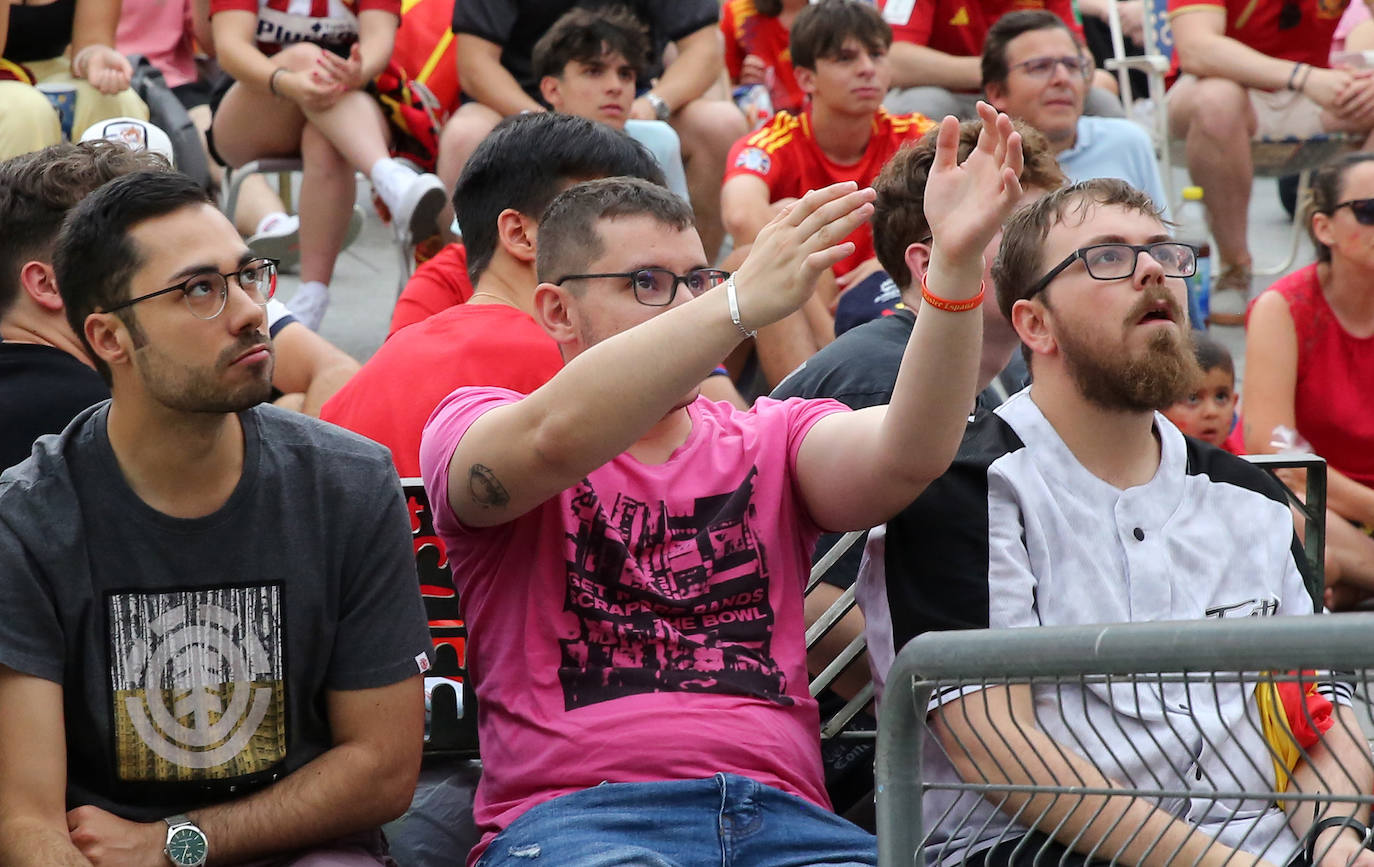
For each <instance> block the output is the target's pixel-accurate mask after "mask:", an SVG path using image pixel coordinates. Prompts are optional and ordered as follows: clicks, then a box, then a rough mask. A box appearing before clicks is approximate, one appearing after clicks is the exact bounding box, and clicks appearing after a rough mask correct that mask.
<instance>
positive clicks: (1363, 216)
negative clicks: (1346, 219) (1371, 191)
mask: <svg viewBox="0 0 1374 867" xmlns="http://www.w3.org/2000/svg"><path fill="white" fill-rule="evenodd" d="M1341 208H1349V209H1350V213H1351V214H1353V215H1354V216H1355V221H1356V222H1358V223H1359V224H1360V225H1361V226H1374V199H1350V200H1348V201H1344V202H1341V203H1340V204H1339V205H1336V206H1335V207H1334V208H1332V209H1331V215H1332V216H1335V214H1336V212H1337V211H1339V210H1340V209H1341Z"/></svg>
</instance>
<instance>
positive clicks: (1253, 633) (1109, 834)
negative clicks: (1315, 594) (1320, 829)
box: [877, 614, 1374, 867]
mask: <svg viewBox="0 0 1374 867" xmlns="http://www.w3.org/2000/svg"><path fill="white" fill-rule="evenodd" d="M1372 638H1374V615H1371V614H1341V615H1330V616H1311V617H1242V618H1236V619H1234V620H1226V619H1222V620H1204V621H1186V622H1156V623H1134V624H1120V625H1107V626H1070V627H1039V628H1030V629H998V630H974V631H963V632H932V633H927V634H925V635H921V636H919V637H917V638H916V639H914V640H913V641H911V642H910V643H909V644H907V646H906V647H904V648H903V649H902V651H901V653H900V654H898V657H897V660H896V662H895V664H894V665H893V668H892V672H891V674H890V675H889V677H888V680H887V691H886V694H885V700H884V702H883V706H882V708H881V714H880V722H879V726H878V753H877V820H878V846H879V863H880V864H881V865H883V867H893V865H898V864H902V865H911V864H917V863H919V864H922V865H925V864H947V863H963V862H965V861H967V860H969V858H970V857H971V856H973V855H976V856H978V857H977V858H975V859H973V860H975V862H976V863H982V862H983V853H984V852H985V851H986V849H987V847H990V846H992V845H1000V844H1005V847H1004V848H1001V849H999V854H1001V853H1004V852H1005V849H1010V848H1011V847H1012V846H1013V845H1016V846H1018V847H1019V849H1020V851H1019V852H1016V853H1013V854H1014V855H1015V856H1016V857H1013V858H1011V863H1016V864H1022V863H1030V861H1031V860H1035V859H1036V858H1037V856H1045V857H1040V858H1039V861H1040V863H1052V862H1059V861H1060V857H1061V855H1064V854H1065V853H1064V850H1063V849H1062V848H1061V849H1057V850H1054V849H1052V847H1053V841H1050V840H1049V839H1048V838H1055V839H1056V840H1059V841H1060V842H1062V843H1063V844H1065V845H1066V846H1068V847H1069V848H1071V849H1075V850H1078V851H1080V852H1082V853H1084V854H1087V855H1089V856H1090V857H1091V861H1092V862H1101V863H1107V862H1113V863H1114V862H1115V861H1117V860H1121V861H1122V862H1123V863H1147V864H1191V863H1196V858H1193V857H1184V856H1182V855H1181V854H1179V853H1180V852H1181V851H1183V849H1182V848H1181V844H1180V842H1179V839H1180V837H1179V835H1182V838H1183V839H1185V840H1188V841H1191V842H1190V843H1189V845H1190V846H1192V847H1194V848H1192V849H1189V850H1188V851H1192V852H1196V846H1197V845H1198V842H1199V840H1201V841H1202V844H1201V845H1202V846H1203V847H1204V848H1207V847H1210V848H1207V852H1208V853H1209V857H1211V856H1215V855H1216V854H1218V850H1217V848H1216V847H1217V845H1218V844H1217V843H1215V842H1213V841H1212V840H1211V837H1212V836H1216V837H1217V838H1218V839H1219V840H1224V841H1225V843H1226V844H1227V845H1229V846H1232V847H1242V848H1243V849H1244V850H1245V851H1246V852H1266V851H1267V852H1268V853H1269V857H1270V858H1271V859H1273V863H1275V864H1284V863H1286V861H1287V860H1288V857H1289V856H1290V855H1291V854H1292V853H1293V852H1294V851H1296V850H1297V847H1298V846H1299V845H1300V844H1299V840H1298V838H1297V837H1296V836H1295V835H1294V834H1293V833H1292V832H1291V831H1290V830H1288V828H1287V825H1286V821H1285V819H1284V816H1283V814H1282V813H1281V812H1279V811H1278V810H1277V809H1274V808H1273V802H1284V803H1285V804H1287V805H1288V809H1289V810H1290V811H1293V810H1297V811H1303V810H1305V809H1306V807H1305V804H1307V803H1312V804H1313V807H1314V810H1316V809H1317V808H1319V807H1321V806H1322V805H1323V804H1324V803H1325V802H1330V801H1333V800H1340V801H1348V802H1356V803H1358V804H1359V805H1361V808H1366V807H1367V805H1369V804H1370V803H1372V802H1374V795H1370V794H1368V793H1369V791H1370V790H1371V783H1374V762H1371V760H1370V755H1369V751H1368V749H1367V746H1366V744H1365V740H1364V736H1363V734H1362V733H1361V732H1359V731H1358V730H1352V725H1353V728H1354V729H1358V723H1354V724H1352V723H1351V722H1350V719H1351V716H1352V715H1351V714H1349V713H1339V714H1332V716H1331V719H1333V720H1334V724H1333V725H1332V727H1331V728H1330V730H1329V731H1327V733H1326V734H1325V735H1324V736H1322V737H1321V743H1322V746H1321V747H1317V746H1316V745H1315V744H1312V745H1310V747H1311V750H1313V751H1317V750H1324V749H1325V748H1326V746H1328V745H1330V744H1333V743H1343V745H1344V746H1345V748H1346V749H1347V750H1350V752H1349V753H1348V754H1347V755H1346V758H1345V762H1344V764H1342V765H1338V766H1337V767H1336V769H1335V770H1332V769H1331V768H1330V767H1328V768H1327V770H1328V773H1327V774H1326V775H1325V776H1323V775H1321V774H1317V775H1316V776H1317V778H1316V779H1315V781H1314V780H1312V779H1307V780H1306V781H1304V778H1303V776H1302V774H1299V775H1298V776H1295V777H1293V778H1292V782H1291V783H1290V784H1288V786H1287V789H1286V790H1284V786H1283V785H1280V784H1278V783H1277V782H1276V781H1277V780H1278V779H1280V778H1283V777H1286V776H1287V773H1286V770H1283V769H1286V768H1289V767H1292V763H1291V761H1289V759H1291V758H1292V756H1289V755H1288V754H1290V753H1292V754H1295V755H1296V756H1298V757H1306V756H1308V755H1309V754H1310V752H1309V750H1307V749H1304V748H1303V747H1301V746H1300V745H1298V744H1297V742H1296V741H1295V737H1294V735H1293V734H1292V729H1290V728H1289V727H1288V726H1289V723H1287V722H1283V721H1282V719H1283V717H1282V714H1279V716H1274V715H1272V714H1270V715H1268V716H1267V722H1266V714H1265V713H1264V712H1263V711H1261V709H1260V702H1262V701H1266V700H1267V701H1269V702H1273V701H1274V699H1275V698H1276V695H1277V693H1276V691H1275V690H1274V687H1280V688H1281V689H1282V690H1291V692H1287V693H1285V694H1284V695H1283V698H1282V701H1281V702H1280V705H1279V706H1282V705H1283V704H1284V703H1285V702H1286V704H1287V706H1288V707H1289V717H1288V718H1289V719H1291V721H1292V722H1291V724H1292V725H1293V727H1295V728H1298V729H1299V730H1301V729H1302V728H1303V726H1304V724H1306V725H1307V726H1313V727H1316V726H1315V722H1316V720H1319V719H1320V716H1321V713H1320V708H1319V707H1318V705H1320V704H1321V702H1320V701H1316V700H1313V699H1310V698H1309V696H1308V692H1309V688H1311V687H1312V686H1313V685H1314V684H1316V683H1321V684H1322V688H1321V689H1322V691H1323V692H1324V693H1325V694H1328V695H1331V696H1333V697H1334V696H1341V697H1345V696H1349V695H1350V692H1351V687H1352V685H1353V686H1355V688H1356V689H1357V690H1358V691H1359V692H1360V693H1361V694H1363V695H1369V690H1368V684H1367V683H1366V682H1365V681H1366V677H1367V674H1366V672H1365V669H1368V668H1374V640H1371V639H1372ZM1331 671H1337V672H1342V675H1341V676H1340V678H1339V679H1336V678H1332V677H1329V676H1326V675H1319V674H1317V672H1331ZM1354 672H1358V673H1354ZM1346 673H1349V674H1346ZM1292 684H1296V687H1294V686H1290V685H1292ZM1313 691H1315V690H1313ZM1308 701H1312V702H1313V703H1312V705H1310V707H1311V709H1310V710H1309V704H1308ZM941 702H943V703H941ZM1273 707H1274V705H1272V704H1271V705H1270V708H1271V709H1272V708H1273ZM1008 720H1010V722H1008ZM998 721H1000V723H1001V724H1000V726H999V725H998ZM970 733H971V734H970ZM1347 738H1348V739H1347ZM1350 739H1353V747H1352V740H1350ZM1082 757H1086V758H1087V759H1088V760H1089V761H1086V762H1085V761H1082V760H1081V759H1082ZM1294 760H1296V759H1294ZM956 768H962V775H960V772H956V770H955V769H956ZM1065 769H1068V770H1065ZM968 780H973V782H969V781H968ZM1332 786H1335V787H1336V788H1335V791H1342V790H1353V791H1360V792H1363V793H1364V794H1361V795H1358V796H1352V797H1344V796H1342V797H1340V798H1333V797H1332V796H1330V795H1326V794H1323V793H1324V792H1328V791H1332V789H1331V787H1332ZM1342 787H1347V788H1346V789H1342ZM1084 811H1086V812H1084ZM1074 812H1077V813H1078V818H1077V820H1074V821H1078V820H1081V819H1082V818H1083V817H1084V816H1087V817H1089V822H1088V824H1090V825H1092V826H1093V829H1092V836H1091V837H1089V836H1086V832H1084V831H1081V830H1080V831H1079V832H1078V836H1075V833H1074V832H1073V831H1072V830H1070V828H1071V827H1074V826H1071V825H1070V824H1069V822H1070V820H1071V818H1072V815H1071V814H1073V813H1074ZM1354 812H1355V809H1353V808H1351V807H1347V806H1341V807H1335V808H1333V810H1332V814H1333V815H1350V814H1352V813H1354ZM1147 815H1148V817H1149V818H1148V821H1142V817H1144V816H1147ZM1177 820H1182V821H1181V822H1180V821H1177ZM1147 825H1148V827H1149V830H1148V831H1146V826H1147ZM1185 826H1186V827H1185ZM1194 827H1195V828H1197V829H1198V830H1199V831H1201V832H1203V833H1206V834H1207V835H1208V836H1207V837H1199V835H1198V834H1197V833H1194V832H1193V831H1191V830H1190V828H1194ZM1161 828H1162V829H1164V830H1163V831H1161V830H1160V829H1161ZM1027 829H1034V830H1036V831H1038V832H1040V834H1043V835H1048V837H1045V836H1034V837H1025V836H1024V835H1025V833H1026V830H1027ZM1014 839H1019V840H1020V841H1021V842H1020V843H1018V844H1012V842H1011V841H1012V840H1014ZM1093 840H1097V841H1098V842H1097V843H1096V844H1095V845H1090V843H1092V841H1093ZM966 846H967V848H966ZM980 847H981V848H980ZM1321 854H1322V852H1321V851H1318V852H1317V855H1318V857H1319V858H1320V856H1321ZM918 859H919V860H918ZM1027 859H1029V860H1027ZM1231 863H1233V864H1249V863H1251V857H1250V856H1246V857H1245V858H1236V859H1233V860H1232V862H1231Z"/></svg>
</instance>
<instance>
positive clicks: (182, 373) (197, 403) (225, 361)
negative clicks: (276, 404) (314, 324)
mask: <svg viewBox="0 0 1374 867" xmlns="http://www.w3.org/2000/svg"><path fill="white" fill-rule="evenodd" d="M139 342H140V341H138V340H137V339H136V340H135V344H136V345H137V344H138V343H139ZM259 343H265V344H267V345H268V346H269V347H270V346H271V343H270V341H269V340H268V338H267V336H266V335H264V334H260V333H253V334H248V335H245V336H244V337H242V338H241V339H239V340H238V341H237V342H235V344H234V345H233V346H231V347H229V348H228V349H226V350H225V351H224V352H222V353H220V356H219V358H217V359H216V360H215V364H214V366H213V367H211V368H199V367H190V366H188V365H186V364H184V363H178V362H176V361H174V360H173V359H171V358H170V357H168V356H166V355H164V354H163V353H162V352H161V351H159V350H158V348H157V347H156V346H153V345H151V344H149V343H148V342H146V340H144V341H143V342H142V345H141V346H139V348H138V349H137V350H136V353H135V357H136V359H137V364H136V367H137V370H138V375H139V378H140V379H142V381H143V387H144V388H145V389H147V391H148V393H149V394H150V395H151V396H153V397H154V398H155V399H156V400H157V401H158V402H159V403H161V404H162V405H163V406H165V407H168V408H169V409H175V410H180V411H182V412H203V413H239V412H242V411H244V410H246V409H249V408H251V407H254V406H257V405H258V404H260V403H262V402H264V401H266V400H267V399H268V398H270V397H271V396H272V370H273V366H274V362H275V361H276V359H275V357H274V356H269V357H268V360H267V362H266V363H265V364H262V365H259V366H258V367H257V369H255V370H252V371H244V373H245V374H249V375H250V378H249V379H248V381H246V382H243V383H240V384H238V385H237V386H227V385H226V384H225V383H224V381H223V379H222V378H221V377H222V372H223V371H224V370H226V369H228V368H229V366H230V365H231V364H233V361H234V359H236V358H238V357H239V356H240V355H242V354H243V353H244V352H245V351H246V350H248V349H250V348H251V347H253V346H255V345H257V344H259Z"/></svg>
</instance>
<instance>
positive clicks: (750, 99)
mask: <svg viewBox="0 0 1374 867" xmlns="http://www.w3.org/2000/svg"><path fill="white" fill-rule="evenodd" d="M769 71H770V72H771V71H772V70H771V69H770V70H769ZM730 95H731V96H732V97H734V99H735V105H738V106H739V109H740V111H742V112H744V118H745V121H746V122H747V123H748V125H749V129H750V130H756V129H758V128H759V127H761V126H763V125H764V124H765V123H767V122H768V120H769V118H771V117H772V116H773V97H772V96H770V95H769V93H768V87H767V85H763V84H741V85H740V86H739V87H736V88H735V89H734V90H733V91H732V92H731V94H730Z"/></svg>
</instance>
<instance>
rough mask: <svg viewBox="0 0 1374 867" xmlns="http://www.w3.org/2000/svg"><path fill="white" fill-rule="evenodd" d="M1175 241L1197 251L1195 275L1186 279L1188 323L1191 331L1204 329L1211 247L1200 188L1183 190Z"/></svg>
mask: <svg viewBox="0 0 1374 867" xmlns="http://www.w3.org/2000/svg"><path fill="white" fill-rule="evenodd" d="M1176 237H1177V238H1178V240H1179V241H1182V242H1183V243H1185V244H1192V245H1193V246H1194V247H1197V249H1198V254H1197V271H1195V272H1194V273H1193V276H1191V277H1189V278H1188V319H1189V320H1191V321H1192V324H1193V327H1194V328H1200V329H1205V328H1206V327H1207V323H1208V320H1209V318H1210V317H1211V295H1212V246H1211V244H1210V243H1209V239H1208V232H1207V211H1206V210H1205V209H1204V208H1203V207H1202V187H1184V188H1183V207H1181V208H1179V209H1178V231H1177V233H1176Z"/></svg>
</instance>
